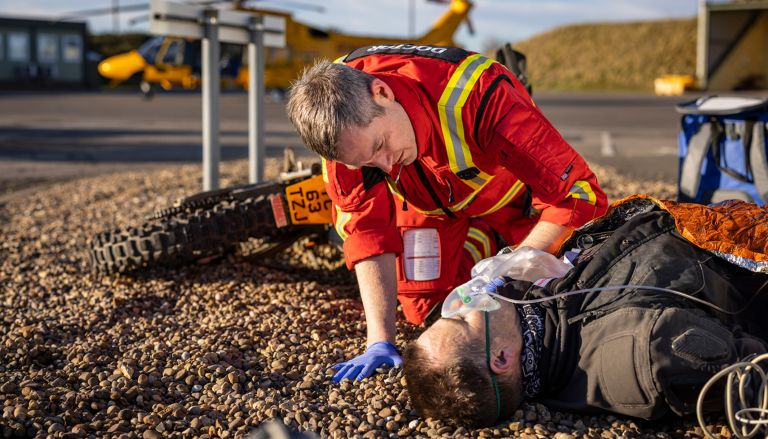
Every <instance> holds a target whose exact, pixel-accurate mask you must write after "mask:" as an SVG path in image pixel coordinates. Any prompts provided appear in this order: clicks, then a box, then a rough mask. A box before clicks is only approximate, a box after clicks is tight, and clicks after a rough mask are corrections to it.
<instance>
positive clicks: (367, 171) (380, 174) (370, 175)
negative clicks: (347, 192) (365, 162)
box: [360, 166, 386, 192]
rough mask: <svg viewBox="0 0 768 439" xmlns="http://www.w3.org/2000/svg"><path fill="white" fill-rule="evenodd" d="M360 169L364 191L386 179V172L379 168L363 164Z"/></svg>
mask: <svg viewBox="0 0 768 439" xmlns="http://www.w3.org/2000/svg"><path fill="white" fill-rule="evenodd" d="M360 171H361V172H362V173H363V189H365V191H366V192H368V191H369V190H371V188H373V187H374V186H376V185H377V184H379V183H381V182H383V181H384V180H385V179H386V174H384V171H382V170H381V169H379V168H372V167H369V166H363V167H362V168H361V169H360Z"/></svg>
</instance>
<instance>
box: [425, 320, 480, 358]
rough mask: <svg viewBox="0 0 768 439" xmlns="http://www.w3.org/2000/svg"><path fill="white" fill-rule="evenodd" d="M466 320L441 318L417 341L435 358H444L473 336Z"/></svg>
mask: <svg viewBox="0 0 768 439" xmlns="http://www.w3.org/2000/svg"><path fill="white" fill-rule="evenodd" d="M468 329H469V328H468V326H467V324H466V322H464V321H462V320H459V319H439V320H438V321H436V322H435V323H434V324H433V325H432V326H431V327H429V329H427V330H426V331H425V332H424V333H423V334H421V337H419V338H418V340H417V341H416V342H417V343H418V344H419V345H420V346H422V347H423V348H424V349H426V350H427V352H429V353H430V354H431V355H433V356H434V358H435V359H438V360H439V359H441V358H444V357H445V355H447V354H450V353H452V352H453V351H454V348H455V347H456V346H457V345H460V344H461V343H462V342H464V341H466V340H467V339H469V338H471V337H472V335H471V334H470V331H469V330H468Z"/></svg>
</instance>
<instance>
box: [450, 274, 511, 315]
mask: <svg viewBox="0 0 768 439" xmlns="http://www.w3.org/2000/svg"><path fill="white" fill-rule="evenodd" d="M499 280H501V279H499ZM488 285H490V284H488ZM486 286H487V284H486V283H485V281H483V280H482V279H473V280H471V281H469V282H467V283H465V284H464V285H462V286H460V287H458V288H456V289H454V290H453V291H451V294H449V295H448V297H446V298H445V301H444V302H443V310H442V312H441V315H442V316H443V318H446V319H449V318H451V317H462V316H464V315H466V314H468V313H470V312H472V311H496V310H497V309H499V308H501V304H500V303H499V302H498V301H497V300H496V299H494V298H493V297H491V295H490V294H489V292H488V290H487V289H486V288H485V287H486ZM494 290H495V289H494Z"/></svg>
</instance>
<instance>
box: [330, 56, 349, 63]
mask: <svg viewBox="0 0 768 439" xmlns="http://www.w3.org/2000/svg"><path fill="white" fill-rule="evenodd" d="M345 59H347V55H344V56H340V57H338V58H336V60H335V61H334V62H333V63H334V64H344V60H345Z"/></svg>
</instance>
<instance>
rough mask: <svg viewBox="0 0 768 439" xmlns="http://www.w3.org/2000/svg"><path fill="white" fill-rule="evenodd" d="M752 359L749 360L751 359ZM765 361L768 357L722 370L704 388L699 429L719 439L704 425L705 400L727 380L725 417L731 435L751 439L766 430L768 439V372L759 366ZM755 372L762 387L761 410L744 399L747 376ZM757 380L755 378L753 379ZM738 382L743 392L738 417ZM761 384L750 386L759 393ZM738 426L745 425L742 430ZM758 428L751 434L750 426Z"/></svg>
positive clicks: (698, 407) (698, 411) (698, 414)
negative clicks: (736, 402)
mask: <svg viewBox="0 0 768 439" xmlns="http://www.w3.org/2000/svg"><path fill="white" fill-rule="evenodd" d="M748 359H749V358H748ZM763 360H768V354H762V355H760V356H757V357H755V358H752V359H751V361H742V362H740V363H736V364H733V365H731V366H728V367H726V368H725V369H723V370H721V371H720V372H718V373H717V374H715V375H714V376H713V377H712V378H710V379H709V381H707V384H705V385H704V388H702V389H701V392H700V393H699V399H698V401H696V417H697V418H698V420H699V426H701V429H702V430H703V431H704V434H706V435H707V437H708V438H709V439H717V438H716V437H715V436H714V435H713V434H712V433H711V432H710V431H709V429H708V428H707V426H706V424H705V423H704V397H705V396H706V394H707V392H708V391H709V389H710V388H711V387H712V386H713V385H714V384H715V382H716V381H717V380H719V379H720V378H722V377H724V376H727V377H728V378H727V382H726V387H725V388H726V392H725V415H726V418H727V419H728V424H729V425H730V427H731V431H732V432H733V433H734V434H735V435H736V437H738V438H739V439H749V438H751V437H752V436H754V435H756V434H757V433H758V432H760V431H761V430H763V431H764V432H765V436H766V437H768V379H766V375H765V372H764V371H763V369H762V368H761V367H760V366H758V364H757V363H759V362H760V361H763ZM751 370H755V371H756V372H757V373H758V374H759V375H760V382H759V384H760V387H759V389H758V391H757V405H758V407H748V406H747V401H746V398H745V397H744V389H745V386H746V384H747V383H745V381H747V380H746V379H745V378H746V375H747V374H749V372H750V371H751ZM753 376H754V375H753ZM734 380H736V382H737V385H738V389H739V400H738V404H739V407H740V410H739V411H737V412H736V413H734V412H733V408H734V401H733V390H732V389H733V382H734ZM756 384H757V383H750V384H749V385H750V386H751V387H752V388H753V389H755V388H757V385H756ZM753 414H755V415H758V416H757V419H756V418H755V417H753ZM736 422H741V424H742V425H741V427H740V428H739V426H737V425H736ZM750 425H754V428H752V430H751V431H747V430H748V426H750Z"/></svg>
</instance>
